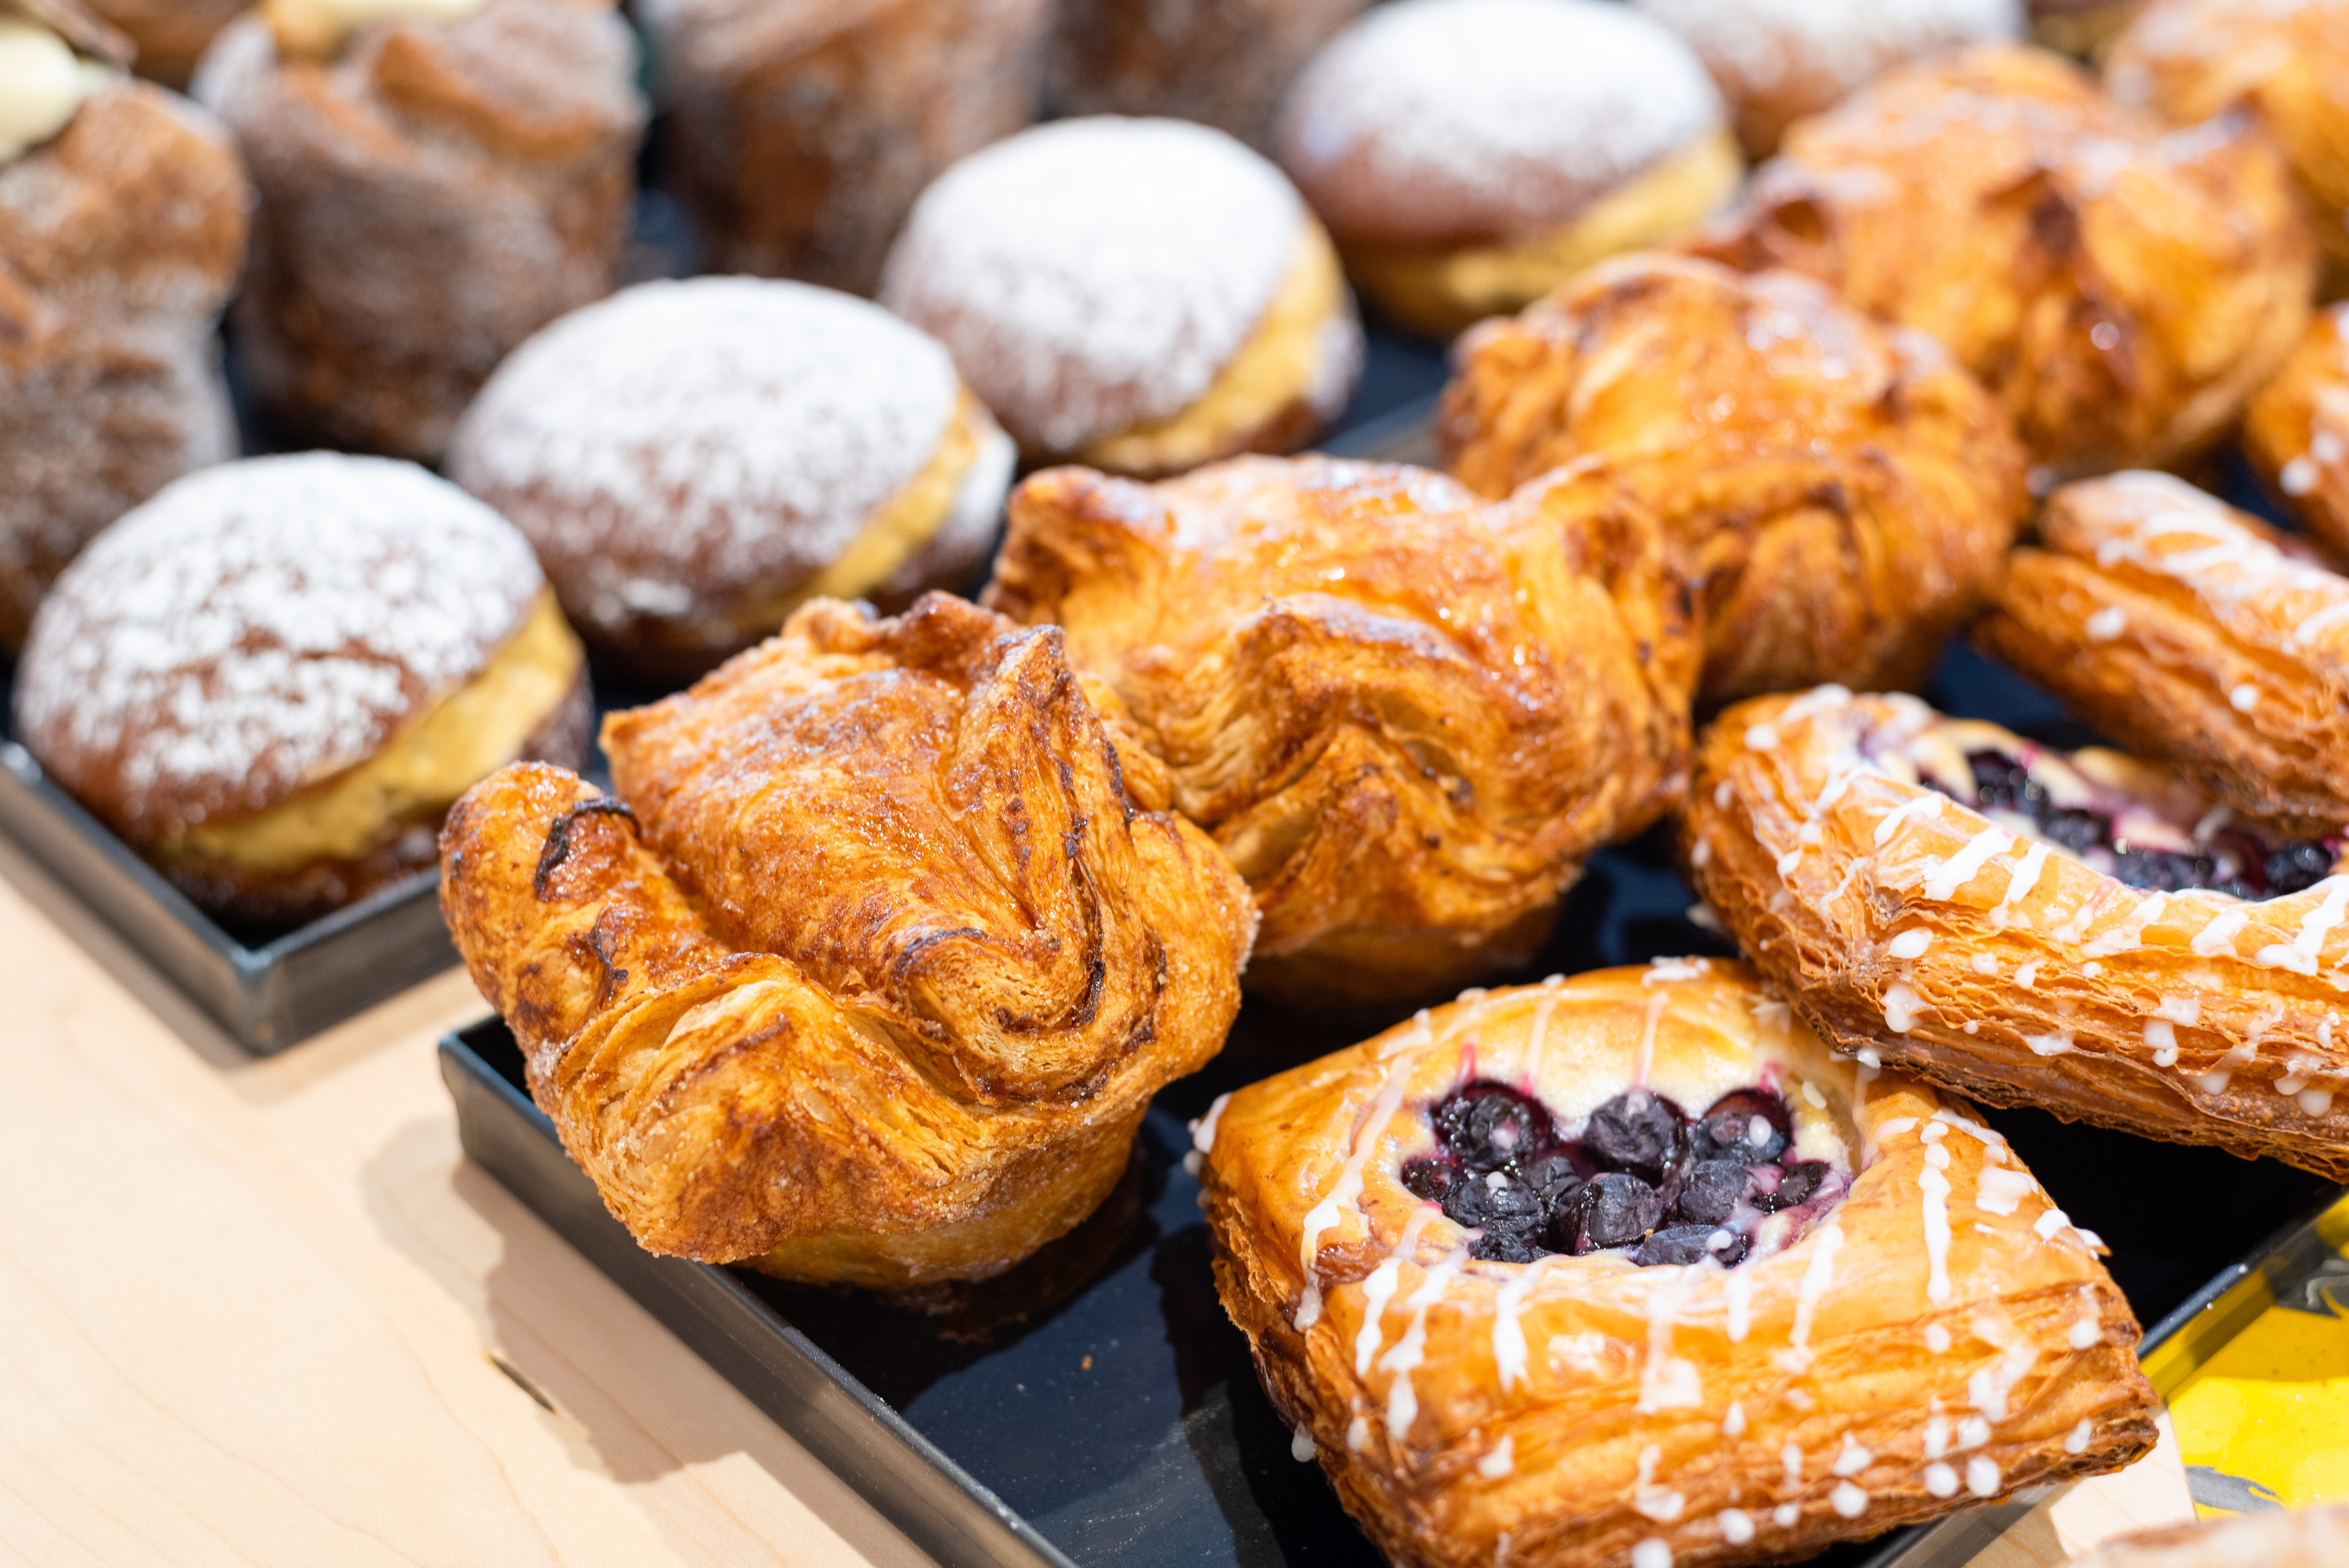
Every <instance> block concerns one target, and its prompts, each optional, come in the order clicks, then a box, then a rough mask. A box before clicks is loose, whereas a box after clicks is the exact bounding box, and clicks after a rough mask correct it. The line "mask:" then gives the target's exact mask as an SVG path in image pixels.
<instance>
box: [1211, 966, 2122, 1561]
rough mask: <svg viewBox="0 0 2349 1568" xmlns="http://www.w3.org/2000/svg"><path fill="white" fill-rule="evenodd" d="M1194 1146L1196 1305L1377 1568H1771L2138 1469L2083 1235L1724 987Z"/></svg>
mask: <svg viewBox="0 0 2349 1568" xmlns="http://www.w3.org/2000/svg"><path fill="white" fill-rule="evenodd" d="M1200 1141H1201V1142H1202V1143H1203V1144H1205V1145H1206V1146H1207V1151H1206V1164H1205V1173H1204V1178H1203V1179H1204V1181H1205V1182H1206V1192H1207V1195H1206V1204H1207V1222H1208V1226H1209V1229H1210V1231H1211V1233H1212V1234H1213V1236H1214V1239H1215V1243H1216V1284H1217V1286H1218V1289H1219V1292H1220V1294H1221V1295H1222V1296H1223V1300H1224V1305H1225V1306H1226V1310H1228V1311H1229V1312H1230V1314H1231V1315H1232V1318H1233V1320H1234V1321H1235V1322H1236V1323H1237V1324H1238V1325H1239V1326H1240V1327H1241V1328H1242V1329H1243V1330H1244V1331H1246V1333H1247V1336H1248V1339H1249V1342H1250V1345H1251V1347H1252V1349H1253V1350H1254V1353H1255V1359H1256V1366H1257V1371H1258V1373H1259V1374H1260V1375H1261V1376H1262V1378H1263V1381H1264V1385H1265V1388H1266V1391H1267V1392H1268V1394H1269V1395H1270V1396H1271V1398H1272V1402H1273V1405H1274V1406H1275V1408H1277V1409H1278V1411H1279V1413H1280V1416H1281V1418H1282V1419H1283V1420H1284V1421H1287V1422H1290V1423H1293V1424H1294V1425H1295V1427H1296V1429H1297V1431H1298V1434H1299V1451H1300V1453H1301V1452H1303V1451H1304V1449H1305V1448H1306V1446H1307V1445H1308V1444H1309V1445H1310V1448H1311V1451H1312V1453H1313V1454H1314V1456H1315V1457H1317V1458H1318V1459H1319V1460H1320V1462H1321V1466H1322V1468H1323V1469H1324V1470H1326V1471H1327V1472H1328V1473H1329V1476H1330V1480H1331V1481H1332V1483H1333V1484H1334V1485H1335V1486H1336V1488H1337V1491H1338V1495H1339V1497H1340V1501H1343V1502H1344V1503H1345V1505H1346V1508H1347V1511H1349V1512H1350V1513H1351V1514H1352V1515H1353V1516H1354V1519H1355V1521H1356V1522H1358V1523H1360V1524H1361V1526H1362V1528H1363V1530H1364V1531H1365V1532H1367V1533H1368V1534H1369V1535H1370V1537H1371V1541H1372V1542H1374V1543H1375V1544H1376V1545H1377V1547H1378V1548H1379V1550H1380V1552H1381V1553H1382V1554H1383V1555H1384V1556H1386V1557H1387V1558H1388V1559H1390V1560H1391V1561H1393V1562H1395V1563H1404V1564H1412V1565H1414V1568H1420V1565H1436V1564H1441V1565H1444V1568H1455V1565H1456V1568H1467V1565H1469V1564H1479V1565H1481V1564H1485V1563H1493V1562H1495V1561H1501V1560H1505V1561H1506V1562H1508V1563H1524V1564H1528V1565H1537V1568H1553V1565H1555V1568H1599V1565H1600V1564H1609V1563H1633V1564H1635V1565H1638V1568H1647V1565H1650V1564H1662V1563H1683V1564H1686V1563H1750V1562H1757V1561H1759V1562H1769V1561H1780V1560H1788V1559H1794V1558H1799V1557H1804V1556H1807V1555H1809V1554H1811V1553H1814V1552H1816V1551H1817V1550H1819V1549H1820V1548H1821V1547H1823V1546H1825V1545H1826V1544H1827V1543H1829V1542H1835V1541H1839V1540H1851V1539H1856V1538H1858V1537H1862V1536H1868V1535H1874V1534H1877V1533H1878V1532H1882V1531H1884V1530H1886V1529H1889V1528H1890V1527H1891V1526H1893V1525H1896V1524H1902V1523H1907V1522H1910V1521H1914V1520H1919V1519H1925V1518H1930V1517H1932V1516H1934V1515H1936V1514H1940V1513H1946V1512H1950V1511H1953V1510H1955V1509H1957V1508H1959V1507H1961V1506H1964V1505H1967V1504H1970V1503H1973V1502H1976V1501H1981V1500H1983V1499H1990V1498H1998V1497H2004V1496H2008V1495H2010V1494H2012V1493H2013V1492H2015V1491H2019V1490H2022V1489H2023V1488H2027V1487H2033V1486H2037V1485H2040V1484H2042V1483H2044V1482H2051V1481H2057V1480H2064V1479H2066V1478H2070V1477H2075V1476H2079V1475H2083V1474H2088V1473H2092V1472H2095V1471H2101V1470H2115V1469H2118V1468H2119V1467H2121V1466H2122V1465H2125V1464H2127V1463H2128V1462H2129V1461H2130V1460H2134V1459H2136V1458H2137V1457H2138V1456H2140V1455H2142V1454H2144V1453H2146V1452H2147V1450H2149V1449H2151V1448H2152V1447H2153V1445H2154V1440H2155V1430H2154V1424H2153V1423H2154V1417H2155V1415H2156V1413H2157V1412H2158V1408H2159V1405H2158V1400H2157V1398H2156V1396H2155V1394H2154V1391H2153V1388H2152V1387H2151V1386H2150V1385H2149V1384H2148V1383H2147V1381H2146V1379H2145V1377H2144V1375H2143V1374H2142V1373H2140V1372H2139V1371H2138V1369H2137V1358H2136V1356H2135V1349H2136V1346H2137V1337H2138V1329H2137V1322H2136V1320H2135V1318H2134V1317H2133V1315H2131V1313H2130V1311H2129V1308H2128V1305H2127V1302H2126V1301H2125V1300H2124V1299H2123V1298H2122V1295H2121V1294H2120V1292H2119V1291H2118V1290H2117V1289H2116V1288H2115V1286H2114V1284H2113V1283H2112V1281H2111V1280H2110V1279H2109V1278H2108V1277H2106V1274H2105V1271H2104V1269H2103V1268H2102V1267H2101V1266H2099V1264H2097V1262H2096V1258H2095V1248H2096V1247H2097V1246H2098V1244H2099V1243H2097V1242H2096V1240H2095V1237H2093V1236H2091V1235H2088V1234H2087V1233H2084V1232H2081V1231H2079V1230H2077V1229H2075V1227H2073V1226H2072V1224H2071V1223H2070V1222H2069V1220H2068V1219H2067V1217H2066V1216H2065V1214H2064V1212H2063V1211H2062V1210H2061V1209H2058V1208H2056V1207H2055V1206H2054V1203H2053V1202H2051V1200H2050V1199H2049V1198H2048V1196H2047V1194H2046V1193H2045V1192H2044V1191H2043V1190H2042V1189H2041V1188H2040V1186H2039V1184H2038V1183H2037V1182H2036V1181H2034V1180H2033V1178H2032V1176H2031V1173H2030V1172H2029V1171H2026V1170H2025V1169H2023V1165H2022V1163H2021V1161H2019V1160H2018V1159H2017V1158H2016V1157H2015V1155H2014V1153H2013V1150H2011V1149H2009V1148H2008V1147H2007V1146H2006V1144H2005V1141H2004V1140H2003V1139H2002V1138H2001V1137H2000V1136H1999V1135H1998V1134H1997V1133H1996V1132H1993V1131H1992V1130H1990V1129H1988V1128H1986V1127H1984V1126H1983V1125H1982V1123H1981V1122H1980V1121H1978V1120H1977V1119H1975V1115H1974V1112H1973V1111H1972V1109H1971V1107H1970V1106H1968V1105H1966V1104H1965V1103H1963V1102H1962V1101H1957V1100H1951V1099H1946V1098H1944V1097H1943V1096H1941V1095H1939V1094H1937V1093H1936V1092H1934V1091H1933V1090H1932V1089H1931V1088H1928V1087H1927V1086H1925V1085H1923V1084H1921V1083H1919V1082H1916V1081H1914V1080H1912V1079H1909V1078H1901V1077H1899V1076H1896V1075H1890V1074H1886V1075H1880V1076H1879V1075H1878V1073H1876V1072H1875V1071H1874V1070H1872V1069H1859V1068H1854V1067H1853V1066H1852V1065H1850V1064H1849V1063H1848V1062H1846V1061H1840V1060H1837V1059H1835V1058H1833V1057H1830V1056H1829V1054H1828V1052H1827V1050H1826V1047H1824V1046H1822V1045H1821V1044H1820V1042H1819V1041H1818V1040H1817V1039H1816V1038H1815V1037H1813V1036H1812V1034H1811V1032H1810V1031H1809V1030H1808V1029H1806V1027H1804V1026H1803V1024H1802V1023H1801V1021H1800V1020H1798V1019H1797V1018H1795V1016H1793V1015H1792V1014H1791V1013H1790V1011H1789V1009H1788V1008H1787V1006H1785V1003H1784V1002H1781V1001H1779V1000H1777V999H1776V997H1775V995H1773V994H1772V993H1771V992H1770V991H1769V990H1768V989H1767V988H1766V987H1764V986H1762V985H1758V984H1756V982H1755V980H1754V976H1753V975H1752V974H1751V972H1750V971H1747V970H1745V969H1744V968H1743V966H1741V965H1729V964H1713V963H1709V962H1707V961H1704V960H1695V961H1660V962H1659V963H1658V964H1657V965H1654V966H1653V967H1651V968H1647V969H1645V970H1641V969H1613V970H1601V971H1599V972H1596V973H1593V974H1588V975H1578V976H1577V977H1575V978H1573V979H1571V980H1563V979H1560V980H1552V981H1550V982H1548V983H1547V984H1544V985H1536V986H1524V987H1519V988H1516V989H1511V990H1506V991H1496V992H1493V993H1491V994H1489V995H1477V996H1475V997H1473V998H1469V997H1464V998H1463V999H1462V1000H1461V1001H1460V1002H1458V1003H1456V1004H1454V1005H1453V1006H1447V1007H1443V1008H1439V1009H1437V1010H1436V1011H1434V1012H1433V1013H1423V1014H1421V1015H1420V1016H1418V1017H1417V1018H1415V1019H1413V1020H1412V1021H1411V1022H1409V1023H1406V1024H1403V1025H1400V1026H1397V1027H1395V1028H1392V1029H1390V1030H1389V1031H1387V1032H1386V1033H1385V1034H1383V1035H1381V1036H1379V1037H1376V1038H1374V1039H1371V1040H1368V1041H1365V1042H1364V1043H1362V1044H1361V1045H1360V1046H1356V1047H1353V1048H1351V1049H1350V1050H1345V1051H1340V1052H1339V1053H1338V1054H1337V1055H1335V1056H1331V1057H1324V1058H1322V1059H1321V1060H1319V1061H1318V1062H1313V1063H1310V1064H1309V1065H1307V1066H1304V1067H1300V1068H1294V1069H1292V1070H1290V1071H1288V1072H1286V1073H1283V1074H1281V1075H1279V1076H1278V1077H1277V1078H1269V1079H1268V1080H1266V1081H1264V1082H1262V1083H1258V1084H1256V1085H1253V1086H1251V1087H1249V1088H1245V1089H1242V1090H1240V1091H1239V1092H1238V1093H1237V1094H1235V1095H1233V1096H1232V1097H1231V1098H1230V1099H1229V1100H1228V1101H1227V1102H1226V1103H1225V1104H1223V1105H1222V1106H1221V1107H1220V1108H1219V1109H1218V1110H1217V1112H1216V1117H1215V1119H1214V1124H1213V1126H1212V1128H1209V1127H1207V1126H1206V1125H1205V1124H1203V1126H1202V1129H1201V1131H1200Z"/></svg>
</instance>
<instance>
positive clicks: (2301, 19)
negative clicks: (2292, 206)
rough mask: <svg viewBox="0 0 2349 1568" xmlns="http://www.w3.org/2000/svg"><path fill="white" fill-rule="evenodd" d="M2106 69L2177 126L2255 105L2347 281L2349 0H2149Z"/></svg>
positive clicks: (2115, 45)
mask: <svg viewBox="0 0 2349 1568" xmlns="http://www.w3.org/2000/svg"><path fill="white" fill-rule="evenodd" d="M2104 68H2105V82H2106V85H2107V86H2108V87H2109V88H2111V89H2112V93H2113V96H2114V97H2115V98H2118V99H2120V100H2121V101H2122V102H2123V103H2128V104H2137V105H2142V106H2144V107H2145V108H2150V109H2152V110H2154V111H2155V112H2156V113H2158V114H2159V115H2161V116H2162V117H2163V118H2164V119H2168V120H2169V121H2171V122H2172V123H2173V124H2177V125H2189V126H2190V125H2195V124H2199V122H2201V121H2203V120H2206V119H2211V118H2212V117H2214V116H2217V115H2223V114H2225V113H2227V112H2228V111H2229V110H2230V109H2236V108H2241V109H2245V110H2248V111H2249V112H2250V113H2251V116H2252V117H2253V118H2254V119H2258V120H2259V121H2260V123H2261V125H2263V126H2264V127H2266V129H2267V130H2268V133H2269V134H2270V135H2271V137H2272V138H2273V139H2274V140H2275V142H2276V144H2277V145H2278V146H2279V147H2281V148H2282V150H2283V155H2284V157H2285V159H2286V160H2288V161H2289V162H2290V163H2291V165H2292V174H2293V176H2294V177H2295V178H2296V179H2297V180H2298V181H2299V182H2300V189H2301V193H2302V196H2304V197H2305V198H2306V199H2307V201H2308V207H2309V211H2310V212H2311V213H2312V214H2313V216H2314V218H2315V220H2316V222H2315V230H2316V236H2317V241H2318V243H2319V244H2320V246H2321V247H2322V248H2323V255H2324V263H2325V272H2326V283H2327V285H2328V287H2327V292H2328V293H2330V294H2339V293H2340V292H2341V290H2342V288H2343V287H2344V285H2349V224H2344V218H2349V4H2344V3H2342V0H2257V3H2251V4H2247V3H2246V0H2148V3H2147V4H2146V5H2141V6H2139V7H2138V8H2137V14H2136V15H2135V16H2134V17H2132V18H2131V19H2130V21H2129V24H2128V26H2127V27H2126V28H2124V29H2123V30H2122V31H2121V33H2120V35H2119V36H2117V37H2116V38H2114V39H2113V40H2112V44H2111V46H2110V47H2109V48H2108V49H2106V52H2105V55H2104Z"/></svg>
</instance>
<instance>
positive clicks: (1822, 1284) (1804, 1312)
mask: <svg viewBox="0 0 2349 1568" xmlns="http://www.w3.org/2000/svg"><path fill="white" fill-rule="evenodd" d="M1842 1247H1843V1227H1842V1226H1841V1225H1838V1224H1837V1223H1836V1222H1834V1221H1833V1220H1829V1221H1828V1222H1826V1223H1825V1224H1823V1225H1821V1226H1820V1227H1819V1228H1818V1230H1817V1232H1816V1233H1814V1234H1813V1235H1812V1237H1811V1248H1812V1251H1811V1261H1810V1264H1809V1266H1808V1267H1806V1268H1805V1269H1804V1270H1803V1278H1802V1282H1801V1283H1800V1284H1798V1285H1796V1286H1795V1323H1794V1328H1793V1331H1792V1333H1790V1334H1789V1335H1788V1336H1787V1339H1788V1343H1787V1346H1786V1348H1785V1349H1784V1350H1781V1351H1779V1352H1777V1355H1776V1360H1777V1362H1778V1365H1780V1366H1781V1367H1785V1369H1786V1370H1787V1371H1789V1372H1795V1373H1800V1372H1803V1371H1806V1370H1807V1369H1808V1368H1809V1367H1810V1365H1811V1318H1812V1315H1814V1314H1816V1312H1817V1311H1818V1307H1819V1298H1820V1297H1822V1296H1824V1295H1826V1291H1827V1286H1828V1285H1829V1284H1833V1283H1834V1281H1835V1258H1836V1253H1837V1252H1838V1251H1840V1250H1841V1249H1842Z"/></svg>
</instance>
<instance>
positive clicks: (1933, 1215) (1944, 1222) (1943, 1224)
mask: <svg viewBox="0 0 2349 1568" xmlns="http://www.w3.org/2000/svg"><path fill="white" fill-rule="evenodd" d="M1933 1152H1935V1153H1940V1150H1939V1149H1936V1150H1933ZM1917 1190H1918V1191H1920V1192H1921V1193H1923V1194H1924V1199H1925V1204H1924V1207H1925V1264H1926V1271H1927V1272H1926V1284H1925V1298H1926V1299H1927V1300H1928V1301H1932V1302H1937V1303H1938V1302H1944V1301H1947V1300H1949V1299H1950V1202H1949V1199H1950V1179H1949V1178H1948V1177H1947V1176H1944V1175H1942V1174H1941V1173H1940V1171H1936V1170H1934V1169H1932V1168H1931V1167H1930V1166H1928V1167H1927V1168H1926V1169H1925V1170H1923V1171H1919V1172H1918V1174H1917Z"/></svg>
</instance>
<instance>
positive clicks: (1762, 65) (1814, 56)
mask: <svg viewBox="0 0 2349 1568" xmlns="http://www.w3.org/2000/svg"><path fill="white" fill-rule="evenodd" d="M1632 3H1633V4H1634V5H1637V6H1638V8H1639V9H1640V10H1642V11H1644V12H1646V13H1647V14H1648V15H1651V16H1653V17H1654V18H1655V19H1656V20H1657V21H1659V22H1661V23H1662V24H1663V25H1664V26H1667V27H1670V28H1671V30H1672V31H1673V32H1675V33H1678V34H1679V35H1680V36H1682V38H1684V39H1685V40H1687V42H1688V46H1689V47H1691V48H1692V49H1694V50H1695V51H1696V53H1697V57H1698V58H1699V59H1701V60H1702V61H1703V62H1704V66H1705V69H1707V70H1709V71H1711V72H1712V73H1713V82H1714V84H1715V85H1716V86H1718V87H1719V88H1721V94H1722V97H1723V98H1727V99H1728V100H1729V105H1730V112H1731V116H1732V118H1733V119H1734V121H1735V122H1736V126H1737V139H1738V140H1739V141H1741V142H1743V143H1744V147H1745V150H1746V152H1747V153H1748V154H1749V155H1751V156H1753V157H1755V158H1766V157H1768V156H1769V155H1770V154H1771V153H1773V152H1775V151H1776V150H1778V139H1779V138H1780V137H1782V136H1784V135H1785V131H1786V128H1787V127H1788V126H1790V125H1792V124H1794V123H1795V121H1796V120H1798V119H1805V118H1806V117H1808V116H1810V115H1815V114H1817V113H1818V112H1820V111H1821V110H1822V109H1829V108H1834V107H1835V106H1836V105H1837V104H1838V103H1841V102H1842V101H1843V100H1844V98H1846V97H1847V96H1848V95H1849V94H1850V92H1851V91H1852V89H1853V88H1857V87H1858V86H1859V85H1860V84H1861V83H1863V82H1865V81H1867V80H1868V78H1869V77H1872V76H1875V75H1876V74H1877V73H1878V71H1881V70H1883V69H1884V68H1885V67H1888V66H1896V65H1899V64H1900V63H1901V62H1903V61H1905V60H1912V59H1917V58H1920V57H1923V56H1926V55H1930V54H1934V53H1937V52H1939V51H1940V50H1943V49H1949V48H1954V47H1956V46H1960V45H1963V44H1971V43H1976V42H1979V41H1981V40H1982V39H1987V38H1995V39H2012V38H2015V37H2018V36H2021V35H2022V32H2023V0H1921V3H1919V0H1632Z"/></svg>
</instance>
